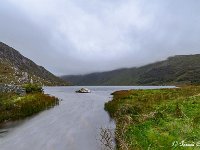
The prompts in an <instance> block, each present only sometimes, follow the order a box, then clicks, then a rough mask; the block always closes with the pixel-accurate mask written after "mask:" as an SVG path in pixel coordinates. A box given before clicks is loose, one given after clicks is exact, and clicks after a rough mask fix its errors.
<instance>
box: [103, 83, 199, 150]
mask: <svg viewBox="0 0 200 150" xmlns="http://www.w3.org/2000/svg"><path fill="white" fill-rule="evenodd" d="M105 110H107V111H108V112H109V114H110V115H111V117H113V118H114V119H115V121H116V131H115V133H116V134H115V136H116V142H117V147H118V149H120V150H126V149H128V150H147V149H148V150H151V149H152V150H161V149H162V150H169V149H176V150H181V149H184V150H185V149H188V150H190V149H191V150H192V149H200V114H199V112H200V87H182V88H175V89H157V90H130V91H118V92H114V93H113V100H112V101H110V102H108V103H106V104H105ZM187 144H191V145H187Z"/></svg>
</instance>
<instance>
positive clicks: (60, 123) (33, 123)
mask: <svg viewBox="0 0 200 150" xmlns="http://www.w3.org/2000/svg"><path fill="white" fill-rule="evenodd" d="M80 88H81V87H79V86H69V87H44V91H45V93H48V94H50V95H53V96H56V97H58V98H59V99H61V101H60V104H59V105H58V106H55V107H54V108H52V109H49V110H46V111H43V112H41V113H39V114H37V115H34V116H33V117H30V118H27V119H25V120H23V121H17V122H13V123H11V124H8V125H6V126H4V127H2V128H1V130H0V133H1V134H0V149H1V150H100V149H101V143H100V142H99V138H100V136H99V134H100V128H101V127H102V128H111V129H114V127H115V123H114V121H113V120H111V119H110V117H109V115H108V114H107V112H106V111H104V103H105V102H107V101H109V100H111V99H112V96H111V95H110V94H111V93H112V92H114V91H117V90H127V89H155V88H170V87H156V86H99V87H95V86H89V87H86V88H89V89H90V90H91V91H92V93H86V94H80V93H75V91H76V90H78V89H80Z"/></svg>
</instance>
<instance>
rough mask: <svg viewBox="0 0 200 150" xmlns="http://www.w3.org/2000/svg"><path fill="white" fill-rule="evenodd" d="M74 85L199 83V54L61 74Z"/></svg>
mask: <svg viewBox="0 0 200 150" xmlns="http://www.w3.org/2000/svg"><path fill="white" fill-rule="evenodd" d="M62 79H64V80H67V81H70V82H71V83H72V84H74V85H174V84H176V85H178V84H200V54H196V55H177V56H174V57H170V58H168V59H167V60H164V61H160V62H156V63H153V64H149V65H146V66H142V67H138V68H128V69H119V70H113V71H108V72H102V73H92V74H87V75H77V76H76V75H71V76H63V77H62Z"/></svg>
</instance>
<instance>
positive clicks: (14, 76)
mask: <svg viewBox="0 0 200 150" xmlns="http://www.w3.org/2000/svg"><path fill="white" fill-rule="evenodd" d="M29 82H33V83H38V84H43V85H66V84H67V83H66V81H63V80H61V79H60V78H58V77H56V76H54V75H53V74H52V73H50V72H49V71H47V70H46V69H45V68H44V67H41V66H38V65H37V64H35V63H34V62H33V61H31V60H30V59H28V58H26V57H24V56H23V55H21V54H20V53H19V52H18V51H16V50H15V49H13V48H11V47H9V46H8V45H6V44H4V43H2V42H0V83H6V84H19V85H20V84H24V83H29Z"/></svg>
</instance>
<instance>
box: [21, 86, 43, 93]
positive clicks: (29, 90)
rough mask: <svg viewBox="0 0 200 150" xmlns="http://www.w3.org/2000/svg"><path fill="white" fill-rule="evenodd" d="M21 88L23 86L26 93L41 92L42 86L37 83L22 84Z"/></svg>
mask: <svg viewBox="0 0 200 150" xmlns="http://www.w3.org/2000/svg"><path fill="white" fill-rule="evenodd" d="M23 88H25V90H26V93H27V94H29V93H43V89H42V87H41V86H39V85H37V84H25V85H23Z"/></svg>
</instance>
